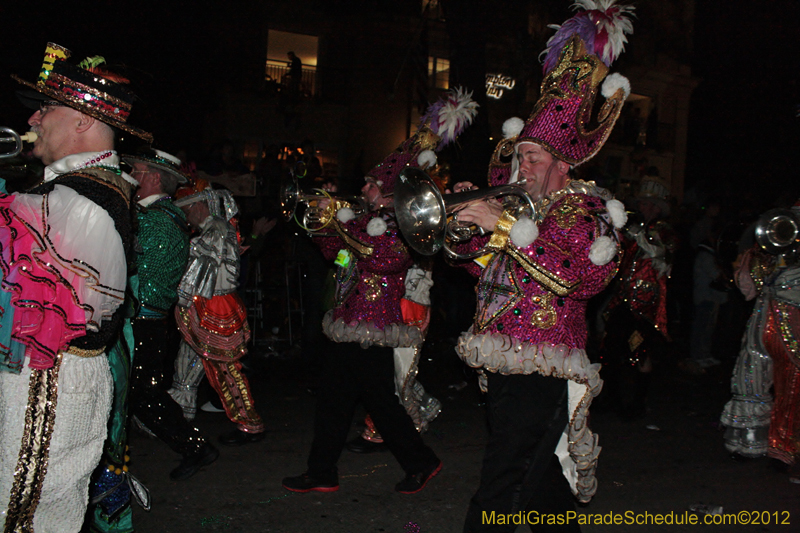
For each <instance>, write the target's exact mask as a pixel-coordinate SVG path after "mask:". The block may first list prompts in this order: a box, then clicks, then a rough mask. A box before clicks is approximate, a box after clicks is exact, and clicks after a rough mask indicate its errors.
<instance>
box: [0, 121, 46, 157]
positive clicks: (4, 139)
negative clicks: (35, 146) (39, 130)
mask: <svg viewBox="0 0 800 533" xmlns="http://www.w3.org/2000/svg"><path fill="white" fill-rule="evenodd" d="M38 138H39V136H38V135H37V134H36V132H34V131H29V132H28V133H23V134H22V135H19V134H18V133H17V132H16V131H14V130H12V129H11V128H4V127H2V126H0V143H14V148H12V149H11V150H9V151H7V152H0V159H5V158H7V157H16V156H18V155H19V153H20V152H21V151H22V143H23V141H24V142H29V143H32V142H35V141H36V139H38Z"/></svg>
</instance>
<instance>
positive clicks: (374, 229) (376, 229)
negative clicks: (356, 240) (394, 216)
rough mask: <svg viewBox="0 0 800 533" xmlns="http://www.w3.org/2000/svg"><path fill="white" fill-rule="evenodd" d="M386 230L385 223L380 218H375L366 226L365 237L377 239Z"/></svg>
mask: <svg viewBox="0 0 800 533" xmlns="http://www.w3.org/2000/svg"><path fill="white" fill-rule="evenodd" d="M386 228H388V226H387V225H386V221H385V220H383V219H382V218H381V217H375V218H373V219H372V220H370V221H369V224H367V235H371V236H373V237H377V236H378V235H381V234H382V233H383V232H384V231H386Z"/></svg>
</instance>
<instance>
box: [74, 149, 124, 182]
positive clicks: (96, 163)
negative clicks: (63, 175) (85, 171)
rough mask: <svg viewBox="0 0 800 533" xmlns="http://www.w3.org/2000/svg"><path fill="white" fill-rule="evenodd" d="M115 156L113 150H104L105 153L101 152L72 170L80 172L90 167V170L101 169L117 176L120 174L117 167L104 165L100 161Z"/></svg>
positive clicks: (120, 171)
mask: <svg viewBox="0 0 800 533" xmlns="http://www.w3.org/2000/svg"><path fill="white" fill-rule="evenodd" d="M115 154H116V152H115V151H114V150H106V151H105V152H101V153H99V154H97V155H96V156H94V157H92V158H90V159H87V160H86V161H84V162H83V163H81V164H80V165H78V166H76V167H75V168H74V170H80V169H82V168H90V167H91V168H102V169H104V170H108V171H109V172H113V173H114V174H116V175H117V176H119V175H121V174H122V170H121V169H120V168H119V166H118V165H104V164H103V163H102V161H103V160H104V159H106V158H109V157H111V156H112V155H115Z"/></svg>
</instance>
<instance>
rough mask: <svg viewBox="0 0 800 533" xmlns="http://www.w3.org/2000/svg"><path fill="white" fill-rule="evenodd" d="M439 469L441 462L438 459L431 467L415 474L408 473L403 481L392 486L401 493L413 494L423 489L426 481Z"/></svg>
mask: <svg viewBox="0 0 800 533" xmlns="http://www.w3.org/2000/svg"><path fill="white" fill-rule="evenodd" d="M441 469H442V462H441V461H439V462H438V463H437V464H436V466H434V467H433V468H430V469H428V470H425V471H423V472H417V473H416V474H408V475H406V478H405V479H404V480H403V481H401V482H400V483H398V484H397V485H395V486H394V490H396V491H397V492H399V493H401V494H415V493H417V492H419V491H421V490H422V489H424V488H425V485H427V484H428V481H430V480H431V478H432V477H433V476H435V475H436V474H438V473H439V471H441Z"/></svg>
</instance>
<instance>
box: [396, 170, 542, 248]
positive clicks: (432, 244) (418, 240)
mask: <svg viewBox="0 0 800 533" xmlns="http://www.w3.org/2000/svg"><path fill="white" fill-rule="evenodd" d="M509 195H512V196H518V197H519V198H521V199H522V200H523V202H524V203H525V204H527V206H525V207H526V208H528V209H530V211H531V214H532V215H533V214H534V213H536V205H535V204H534V201H533V198H531V196H530V195H529V194H528V193H527V191H525V189H524V188H523V187H522V186H520V185H515V184H510V185H498V186H496V187H487V188H486V189H482V190H474V191H464V192H458V193H453V194H446V195H442V193H441V192H439V188H438V187H437V186H436V184H435V183H434V182H433V180H431V178H430V177H428V175H427V174H426V173H425V172H424V171H422V170H421V169H419V168H414V167H408V168H405V169H404V170H403V171H402V172H401V173H400V176H399V177H398V179H397V184H396V185H395V189H394V209H395V214H396V215H397V224H398V226H399V227H400V231H401V232H402V234H403V236H404V237H405V238H406V240H407V241H408V243H409V245H410V246H411V247H412V248H413V249H414V250H416V251H417V252H419V253H421V254H422V255H434V254H435V253H437V252H438V251H439V250H441V249H444V251H445V253H446V254H447V255H448V256H449V257H451V258H453V259H459V260H461V259H472V258H475V257H480V256H482V255H485V254H486V253H488V250H486V249H483V248H481V249H480V250H477V251H475V252H471V253H468V254H459V253H456V252H454V251H453V250H451V249H450V247H449V246H448V244H447V242H448V240H451V241H456V242H460V241H464V240H467V239H470V238H472V237H473V236H474V235H475V234H476V232H478V233H480V232H482V230H481V229H480V228H478V227H477V226H465V225H464V224H461V223H459V222H458V221H457V220H456V219H455V217H452V218H451V217H449V215H451V214H453V213H455V212H456V211H458V210H459V209H462V208H464V207H466V206H467V205H468V204H470V203H472V202H476V201H482V200H488V199H490V198H498V197H501V196H509Z"/></svg>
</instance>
